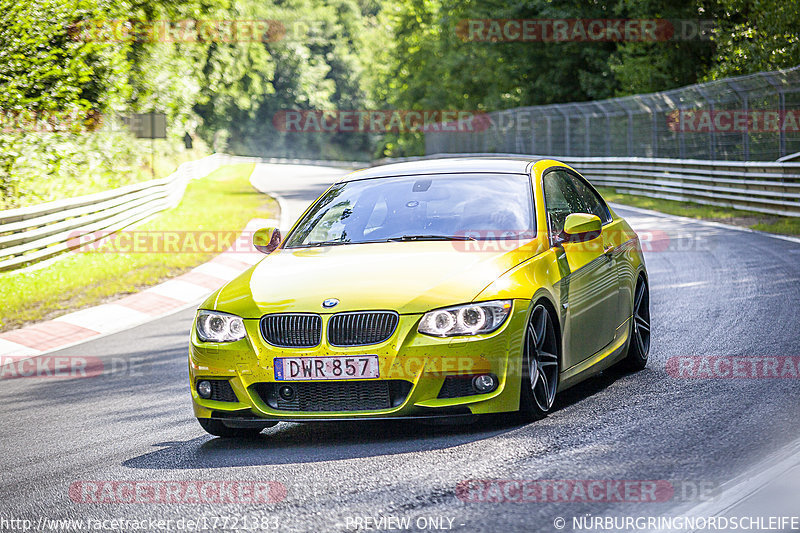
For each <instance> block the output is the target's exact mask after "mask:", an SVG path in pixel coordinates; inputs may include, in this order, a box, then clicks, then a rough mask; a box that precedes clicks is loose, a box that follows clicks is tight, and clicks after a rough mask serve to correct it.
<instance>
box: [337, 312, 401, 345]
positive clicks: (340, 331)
mask: <svg viewBox="0 0 800 533" xmlns="http://www.w3.org/2000/svg"><path fill="white" fill-rule="evenodd" d="M398 320H399V316H398V314H397V313H394V312H391V311H358V312H354V313H338V314H335V315H333V316H332V317H331V319H330V321H329V322H328V342H329V343H330V344H331V346H364V345H366V344H378V343H381V342H383V341H385V340H387V339H388V338H389V337H391V336H392V335H393V334H394V330H395V329H396V328H397V322H398Z"/></svg>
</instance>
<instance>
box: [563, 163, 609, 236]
mask: <svg viewBox="0 0 800 533" xmlns="http://www.w3.org/2000/svg"><path fill="white" fill-rule="evenodd" d="M567 176H568V177H569V180H570V181H571V182H572V186H573V187H574V188H575V191H576V192H577V193H578V195H580V197H581V202H582V203H583V209H584V210H583V211H581V212H582V213H590V214H592V215H597V216H598V217H599V218H600V220H601V221H602V222H603V224H605V223H606V222H608V221H609V220H611V214H610V213H609V211H608V207H606V203H605V202H604V201H603V199H602V198H600V196H599V195H598V194H597V193H596V192H594V191H593V190H592V189H590V188H589V186H588V185H586V183H584V182H583V180H581V179H579V178H576V177H575V176H573V175H572V174H567Z"/></svg>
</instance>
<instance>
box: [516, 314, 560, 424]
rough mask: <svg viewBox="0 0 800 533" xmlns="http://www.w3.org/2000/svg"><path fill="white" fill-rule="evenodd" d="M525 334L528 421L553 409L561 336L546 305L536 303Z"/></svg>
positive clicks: (522, 401) (523, 397)
mask: <svg viewBox="0 0 800 533" xmlns="http://www.w3.org/2000/svg"><path fill="white" fill-rule="evenodd" d="M524 335H525V341H524V343H523V350H522V387H521V390H520V398H519V405H520V413H522V415H523V416H524V417H525V418H527V419H528V420H541V419H542V418H544V417H545V416H547V413H549V412H550V411H551V410H552V408H553V402H554V401H555V398H556V391H557V390H558V377H559V370H560V364H559V360H558V354H559V351H560V350H559V346H560V339H559V338H558V334H557V333H556V329H555V325H554V322H553V315H552V314H551V313H550V311H549V310H548V309H547V307H545V305H544V304H542V303H537V304H535V305H534V308H533V312H531V316H530V319H529V320H528V324H527V326H526V327H525V334H524Z"/></svg>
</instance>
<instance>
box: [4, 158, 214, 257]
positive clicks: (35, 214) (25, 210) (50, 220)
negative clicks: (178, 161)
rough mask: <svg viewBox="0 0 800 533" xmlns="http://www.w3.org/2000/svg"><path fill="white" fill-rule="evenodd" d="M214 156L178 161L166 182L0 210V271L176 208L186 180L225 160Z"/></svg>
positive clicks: (64, 249) (66, 249) (56, 253)
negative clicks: (101, 232)
mask: <svg viewBox="0 0 800 533" xmlns="http://www.w3.org/2000/svg"><path fill="white" fill-rule="evenodd" d="M229 160H230V156H226V155H224V154H214V155H211V156H208V157H205V158H203V159H200V160H197V161H190V162H187V163H183V164H182V165H180V166H179V167H178V170H177V171H175V172H174V173H173V174H171V175H169V176H167V177H166V178H162V179H158V180H151V181H146V182H142V183H135V184H132V185H126V186H125V187H120V188H118V189H112V190H109V191H104V192H99V193H95V194H89V195H86V196H79V197H76V198H67V199H64V200H56V201H54V202H48V203H44V204H39V205H34V206H29V207H20V208H17V209H8V210H5V211H0V271H2V270H11V269H14V268H19V267H21V266H23V265H27V264H31V263H35V262H38V261H42V260H44V259H48V258H51V257H53V256H56V255H58V254H61V253H63V252H66V251H68V250H69V249H71V247H74V246H75V245H76V243H78V242H81V243H82V244H86V243H87V242H91V241H92V240H95V239H96V238H98V237H97V236H98V235H100V233H97V232H100V231H101V230H102V231H103V232H113V231H118V230H121V229H123V228H125V227H127V226H130V225H131V224H135V223H136V222H140V221H141V220H144V219H145V218H147V217H149V216H151V215H153V214H155V213H158V212H159V211H163V210H165V209H169V208H170V207H174V206H176V205H177V204H178V203H180V201H181V198H182V197H183V192H184V190H185V189H186V185H187V184H188V183H189V181H190V180H192V179H195V178H199V177H202V176H205V175H207V174H209V173H210V172H212V171H213V170H215V169H216V168H218V167H220V166H221V165H224V164H226V163H227V162H229Z"/></svg>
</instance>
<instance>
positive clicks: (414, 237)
mask: <svg viewBox="0 0 800 533" xmlns="http://www.w3.org/2000/svg"><path fill="white" fill-rule="evenodd" d="M386 240H387V241H392V242H403V241H476V240H477V239H476V238H475V237H470V236H469V235H403V236H402V237H391V238H389V239H386Z"/></svg>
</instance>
